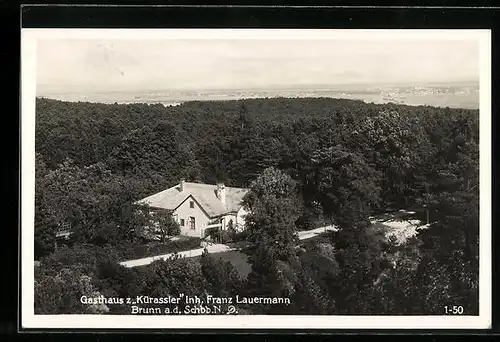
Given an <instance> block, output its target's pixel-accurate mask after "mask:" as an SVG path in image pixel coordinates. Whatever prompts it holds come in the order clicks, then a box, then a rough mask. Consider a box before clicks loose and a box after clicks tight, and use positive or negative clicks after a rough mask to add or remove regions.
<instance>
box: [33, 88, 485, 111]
mask: <svg viewBox="0 0 500 342" xmlns="http://www.w3.org/2000/svg"><path fill="white" fill-rule="evenodd" d="M40 96H42V97H47V98H53V99H57V100H63V101H74V102H77V101H83V102H100V103H150V104H154V103H161V104H163V105H165V106H176V105H179V104H181V103H183V102H187V101H221V100H238V99H245V98H275V97H288V98H304V97H327V98H343V99H353V100H362V101H365V102H368V103H389V102H392V103H400V104H407V105H427V106H435V107H455V108H467V109H478V108H479V88H478V87H477V86H469V85H467V86H439V87H437V86H435V87H400V88H397V87H396V88H366V89H359V90H352V89H350V90H344V91H342V90H330V89H316V90H309V89H308V90H297V89H295V90H235V91H177V92H155V93H143V94H137V93H135V94H127V93H94V94H75V93H71V94H45V95H40Z"/></svg>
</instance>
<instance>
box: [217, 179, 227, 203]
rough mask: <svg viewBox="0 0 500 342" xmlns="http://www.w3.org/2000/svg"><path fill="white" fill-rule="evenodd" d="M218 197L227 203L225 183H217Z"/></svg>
mask: <svg viewBox="0 0 500 342" xmlns="http://www.w3.org/2000/svg"><path fill="white" fill-rule="evenodd" d="M217 198H218V199H219V200H220V201H221V203H222V204H226V186H225V185H224V183H217Z"/></svg>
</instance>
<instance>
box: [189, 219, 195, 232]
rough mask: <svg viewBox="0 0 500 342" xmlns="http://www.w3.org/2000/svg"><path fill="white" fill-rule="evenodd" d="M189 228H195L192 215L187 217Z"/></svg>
mask: <svg viewBox="0 0 500 342" xmlns="http://www.w3.org/2000/svg"><path fill="white" fill-rule="evenodd" d="M189 228H191V229H193V230H195V229H196V220H195V218H194V217H192V216H191V217H190V218H189Z"/></svg>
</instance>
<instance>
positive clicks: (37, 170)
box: [21, 29, 491, 329]
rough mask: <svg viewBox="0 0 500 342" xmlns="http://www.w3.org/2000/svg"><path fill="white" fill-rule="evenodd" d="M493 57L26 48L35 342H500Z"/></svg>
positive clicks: (132, 42) (306, 34)
mask: <svg viewBox="0 0 500 342" xmlns="http://www.w3.org/2000/svg"><path fill="white" fill-rule="evenodd" d="M490 44H491V43H490V32H489V31H488V30H270V29H252V30H228V29H211V30H208V29H197V30H194V29H191V30H182V29H176V30H174V29H149V30H138V29H129V30H126V29H120V30H111V29H99V30H98V29H93V30H91V29H45V30H39V29H23V30H22V120H21V128H22V145H21V147H22V158H21V165H22V207H21V211H22V227H21V236H22V237H21V238H22V255H21V256H22V303H21V304H22V325H23V326H24V327H28V328H29V327H32V328H56V327H57V328H125V327H130V326H133V327H134V328H138V329H140V328H163V329H169V328H170V329H173V328H195V329H196V328H200V329H201V328H231V329H238V328H282V329H283V328H293V329H306V328H318V329H342V328H346V329H354V328H356V329H363V328H371V329H378V328H383V329H391V328H397V329H404V328H408V329H410V328H442V329H449V328H470V329H484V328H487V327H488V326H489V325H490V322H491V320H490V318H491V218H490V216H491V203H490V201H491V198H490V197H491V180H490V176H491V175H490V172H491V171H490V167H491V128H490V125H491V109H490V101H491V100H490V97H491V94H490V91H491V89H490V82H491V81H490V77H491V75H490V74H491V67H490ZM220 316H223V317H220Z"/></svg>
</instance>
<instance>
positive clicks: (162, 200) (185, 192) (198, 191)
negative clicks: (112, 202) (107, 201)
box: [136, 181, 248, 238]
mask: <svg viewBox="0 0 500 342" xmlns="http://www.w3.org/2000/svg"><path fill="white" fill-rule="evenodd" d="M247 192H248V189H242V188H233V187H227V186H225V185H224V184H223V183H219V184H217V185H212V184H202V183H189V182H185V181H181V182H180V183H179V184H177V185H175V186H173V187H171V188H169V189H166V190H163V191H161V192H158V193H156V194H154V195H151V196H149V197H146V198H143V199H142V200H139V201H137V202H136V203H138V204H148V205H149V206H150V207H151V208H155V209H163V210H166V211H168V212H170V213H171V214H172V216H173V217H174V219H175V220H176V221H177V222H178V223H179V225H180V227H181V235H185V236H192V237H200V238H203V237H204V236H205V229H207V228H211V227H221V228H222V229H223V230H225V229H227V228H228V225H229V222H230V221H232V224H233V227H235V228H236V229H237V230H239V231H241V230H242V229H243V228H244V225H245V215H246V212H245V210H244V209H243V207H242V203H241V202H242V199H243V196H244V195H245V194H246V193H247Z"/></svg>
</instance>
